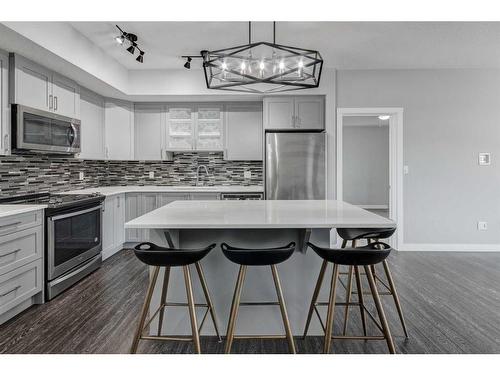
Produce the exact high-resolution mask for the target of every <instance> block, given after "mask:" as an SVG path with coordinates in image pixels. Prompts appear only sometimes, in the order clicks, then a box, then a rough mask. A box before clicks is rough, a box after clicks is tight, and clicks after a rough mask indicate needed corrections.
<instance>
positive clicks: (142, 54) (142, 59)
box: [135, 51, 144, 63]
mask: <svg viewBox="0 0 500 375" xmlns="http://www.w3.org/2000/svg"><path fill="white" fill-rule="evenodd" d="M143 56H144V51H141V52H140V53H139V56H137V58H136V59H135V61H138V62H140V63H142V62H143V61H144V57H143Z"/></svg>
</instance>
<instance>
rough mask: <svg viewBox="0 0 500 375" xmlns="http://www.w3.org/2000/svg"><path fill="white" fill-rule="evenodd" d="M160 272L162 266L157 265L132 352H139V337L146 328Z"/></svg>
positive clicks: (149, 286)
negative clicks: (145, 324)
mask: <svg viewBox="0 0 500 375" xmlns="http://www.w3.org/2000/svg"><path fill="white" fill-rule="evenodd" d="M159 272H160V267H155V268H154V270H153V276H152V277H151V280H150V281H149V285H148V291H147V292H146V298H145V299H144V304H143V305H142V312H141V317H140V319H139V325H138V326H137V330H136V332H135V336H134V340H133V341H132V348H131V349H130V353H132V354H133V353H135V352H137V346H138V345H139V339H140V338H141V334H142V331H143V329H144V323H145V321H146V316H147V314H148V310H149V304H150V303H151V297H152V296H153V290H154V289H155V284H156V280H157V279H158V273H159Z"/></svg>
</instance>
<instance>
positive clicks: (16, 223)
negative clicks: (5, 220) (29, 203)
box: [0, 221, 22, 228]
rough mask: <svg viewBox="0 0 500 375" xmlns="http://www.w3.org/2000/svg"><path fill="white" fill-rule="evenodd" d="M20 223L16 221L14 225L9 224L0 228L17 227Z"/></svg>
mask: <svg viewBox="0 0 500 375" xmlns="http://www.w3.org/2000/svg"><path fill="white" fill-rule="evenodd" d="M21 223H22V221H16V222H15V223H9V224H4V225H0V228H7V227H13V226H15V225H19V224H21Z"/></svg>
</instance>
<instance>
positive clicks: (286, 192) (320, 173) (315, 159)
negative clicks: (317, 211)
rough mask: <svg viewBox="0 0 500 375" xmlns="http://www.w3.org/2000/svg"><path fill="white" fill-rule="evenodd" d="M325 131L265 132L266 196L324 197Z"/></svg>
mask: <svg viewBox="0 0 500 375" xmlns="http://www.w3.org/2000/svg"><path fill="white" fill-rule="evenodd" d="M325 140H326V134H325V133H303V132H300V133H299V132H297V133H289V132H286V133H285V132H282V133H266V157H265V179H266V181H265V183H266V199H325V196H326V194H325V190H326V186H325V172H326V171H325V144H326V142H325Z"/></svg>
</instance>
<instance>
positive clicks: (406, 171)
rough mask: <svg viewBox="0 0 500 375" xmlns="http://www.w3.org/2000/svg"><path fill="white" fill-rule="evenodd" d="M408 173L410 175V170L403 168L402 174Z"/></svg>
mask: <svg viewBox="0 0 500 375" xmlns="http://www.w3.org/2000/svg"><path fill="white" fill-rule="evenodd" d="M408 173H410V168H409V167H408V166H407V165H405V166H403V174H408Z"/></svg>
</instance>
